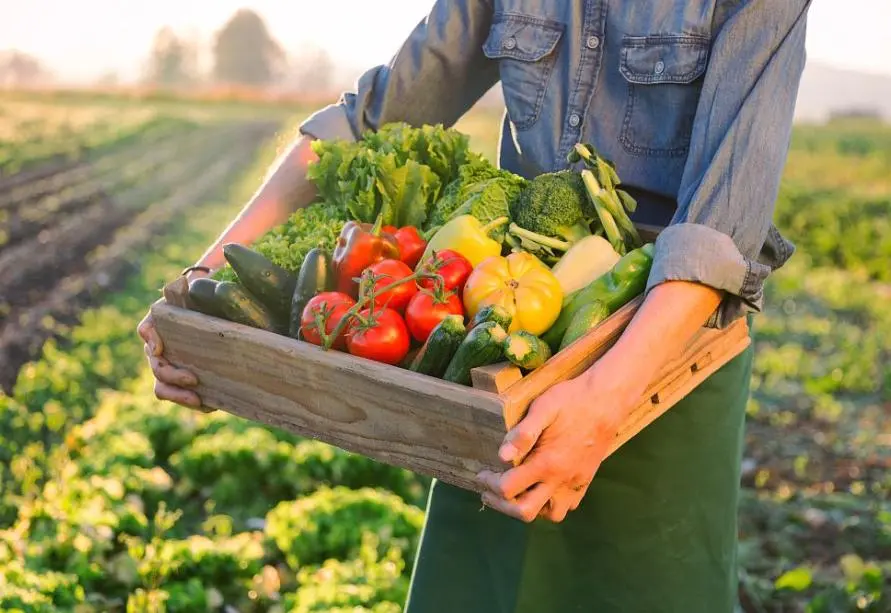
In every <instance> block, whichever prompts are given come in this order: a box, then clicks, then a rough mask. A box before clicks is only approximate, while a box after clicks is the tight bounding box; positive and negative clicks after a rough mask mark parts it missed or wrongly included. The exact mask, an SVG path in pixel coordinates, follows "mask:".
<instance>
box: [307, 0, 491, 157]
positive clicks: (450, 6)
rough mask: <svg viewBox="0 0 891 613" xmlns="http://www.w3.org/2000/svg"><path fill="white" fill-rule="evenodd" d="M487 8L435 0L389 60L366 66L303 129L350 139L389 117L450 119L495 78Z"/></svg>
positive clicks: (480, 0) (462, 0) (472, 1)
mask: <svg viewBox="0 0 891 613" xmlns="http://www.w3.org/2000/svg"><path fill="white" fill-rule="evenodd" d="M492 10H493V9H492V6H491V2H489V1H486V0H437V2H436V3H435V4H434V6H433V8H432V9H431V10H430V12H429V14H428V15H427V16H426V17H425V18H424V19H423V20H422V21H421V22H420V23H419V24H418V26H417V27H416V28H415V29H414V30H413V31H412V32H411V34H410V35H409V37H408V38H407V39H406V41H405V42H404V43H403V44H402V46H401V48H400V49H399V51H398V52H397V53H396V55H395V56H394V57H393V59H392V60H391V61H390V63H389V64H387V65H384V66H378V67H375V68H372V69H371V70H368V71H367V72H365V73H364V74H363V75H362V76H361V77H360V78H359V80H358V82H357V83H356V86H355V89H354V90H353V91H350V92H346V93H344V94H343V95H342V96H341V98H340V100H339V101H338V102H337V103H336V104H332V105H330V106H328V107H325V108H323V109H321V110H319V111H317V112H316V113H314V114H313V115H312V116H310V117H309V118H308V119H307V120H306V121H305V122H304V123H303V124H302V125H301V127H300V131H301V133H303V134H307V135H309V136H312V137H314V138H319V139H334V138H337V139H344V140H354V139H357V138H359V137H360V136H361V135H362V134H363V133H365V132H366V131H367V130H369V129H370V130H376V129H377V128H378V127H379V126H381V125H384V124H386V123H389V122H393V121H403V122H406V123H409V124H411V125H421V124H437V123H441V124H444V125H446V126H451V125H453V124H454V123H455V122H456V121H457V120H458V119H459V118H460V117H461V115H463V114H464V113H465V112H466V111H467V110H469V109H470V107H471V106H473V104H474V103H475V102H476V101H477V100H479V99H480V98H481V97H482V95H483V94H485V93H486V91H487V90H488V89H489V88H491V87H492V86H493V85H495V83H497V81H498V69H497V66H496V65H495V64H494V63H492V62H490V61H488V60H487V59H486V58H485V56H484V55H483V52H482V46H483V42H484V41H485V39H486V36H487V35H488V32H489V28H490V27H491V21H492Z"/></svg>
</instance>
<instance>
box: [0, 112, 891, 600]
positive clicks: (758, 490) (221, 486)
mask: <svg viewBox="0 0 891 613" xmlns="http://www.w3.org/2000/svg"><path fill="white" fill-rule="evenodd" d="M887 144H891V130H889V129H888V128H877V127H874V126H873V127H871V128H868V129H867V128H861V127H858V126H854V127H851V126H845V127H838V126H829V127H825V128H816V127H812V128H802V129H799V130H798V131H797V132H796V135H795V140H794V142H793V149H792V153H791V155H790V161H789V166H788V169H787V173H786V180H785V182H784V193H783V196H782V197H781V198H780V201H779V203H778V210H777V221H778V224H779V225H780V227H781V229H782V230H783V231H784V233H785V234H787V235H788V236H789V237H790V238H792V239H793V240H794V241H795V242H796V243H797V244H798V247H799V251H798V253H797V254H796V256H795V258H793V260H792V261H791V262H790V263H789V264H788V265H787V266H786V267H785V268H784V269H782V270H780V271H778V272H777V273H776V274H775V275H774V276H773V278H772V279H771V281H770V283H769V287H768V290H767V295H768V304H767V307H766V309H765V312H764V313H763V314H762V315H760V316H759V317H758V318H756V321H755V333H756V344H757V348H758V351H757V360H756V365H755V373H754V380H753V394H752V400H751V403H750V406H749V429H748V434H747V444H746V450H745V459H744V468H745V470H744V491H743V497H742V501H741V506H740V511H741V515H740V577H741V599H742V603H743V607H744V609H745V611H746V612H747V613H780V612H783V613H785V612H786V611H792V612H805V611H806V612H807V613H830V612H831V613H845V612H848V611H851V612H854V611H869V612H872V613H882V612H885V611H889V610H891V588H889V586H891V503H889V502H888V501H889V500H891V477H889V475H891V470H889V468H891V444H889V439H888V432H891V415H889V413H888V407H889V406H891V311H889V310H888V309H887V308H886V307H885V305H886V304H887V301H888V298H889V296H891V290H889V286H888V285H887V284H886V281H887V277H886V276H883V275H885V274H887V255H883V253H884V252H883V251H882V249H883V247H882V246H881V245H882V239H883V238H885V234H887V233H886V232H884V231H883V230H882V228H883V227H884V226H883V225H882V224H887V219H886V217H887V215H886V211H888V208H887V204H888V202H889V198H891V180H889V177H891V156H889V155H888V151H889V149H888V147H887V146H886V145H887ZM273 153H274V148H273V147H269V148H268V150H267V151H266V152H265V153H264V155H263V156H261V157H260V158H259V159H258V162H257V166H256V168H255V169H254V172H252V173H250V174H249V175H248V180H247V181H246V182H245V183H243V184H242V186H241V188H240V189H236V190H234V191H233V193H232V195H231V198H229V201H230V204H227V205H220V204H219V203H205V204H202V205H200V206H198V207H196V209H195V211H194V214H193V215H191V216H190V217H189V218H188V219H185V220H184V223H183V224H181V225H180V226H179V228H178V230H177V231H176V232H174V233H172V234H170V235H169V236H166V237H163V239H160V240H159V241H158V243H157V244H156V245H154V246H153V252H152V253H151V254H147V255H146V258H145V260H144V263H143V266H142V269H141V270H140V272H139V274H137V275H136V276H134V278H133V279H132V280H131V282H130V284H129V285H128V286H127V288H126V289H125V290H124V291H122V292H120V293H118V294H116V295H115V296H114V297H113V298H112V299H111V300H109V301H108V303H107V304H106V305H105V306H103V307H101V308H99V309H95V310H93V311H90V312H88V313H86V314H85V315H84V317H83V318H82V320H81V322H80V324H79V325H78V326H76V327H74V328H72V329H71V330H69V331H68V332H67V333H66V334H65V335H64V341H62V342H50V343H48V344H47V346H46V347H45V348H44V352H43V355H42V357H41V359H40V360H38V361H36V362H35V363H33V364H30V365H28V366H27V367H26V368H25V369H24V370H23V371H22V373H21V375H20V377H19V381H18V383H17V385H16V388H15V391H14V393H13V395H12V396H11V397H0V437H2V439H0V479H2V486H3V496H2V498H0V528H2V531H0V610H4V611H16V610H21V611H29V612H30V611H74V610H77V611H78V613H82V612H86V611H128V612H129V611H134V612H135V611H157V612H160V611H169V612H177V611H221V610H223V607H224V606H226V605H228V606H230V607H233V608H234V609H236V610H238V611H242V612H253V611H257V612H259V611H273V612H281V613H284V612H285V611H291V612H294V613H304V612H310V611H342V612H347V611H349V612H352V613H355V612H357V611H359V612H361V611H366V612H367V611H372V612H376V613H396V612H398V611H399V610H401V604H402V602H403V600H404V598H405V593H406V589H407V581H408V576H409V572H410V567H411V563H412V561H413V557H414V553H415V551H416V547H417V543H418V537H419V533H420V526H421V521H422V518H423V511H422V510H421V508H422V504H423V501H424V498H425V495H426V480H424V479H420V478H418V477H417V476H415V475H412V474H410V473H408V472H406V471H402V470H398V469H394V468H391V467H387V466H384V465H382V464H379V463H376V462H373V461H371V460H368V459H366V458H363V457H361V456H357V455H354V454H349V453H347V452H344V451H341V450H338V449H336V448H333V447H330V446H328V445H324V444H322V443H318V442H315V441H310V440H303V439H300V438H299V437H295V436H293V435H290V434H287V433H285V432H282V431H279V430H275V429H271V428H265V427H261V426H259V425H257V424H253V423H250V422H247V421H244V420H240V419H238V418H234V417H232V416H229V415H227V414H223V413H213V414H209V415H204V414H200V413H195V412H192V411H189V410H187V409H183V408H180V407H176V406H173V405H170V404H168V403H162V402H159V401H157V400H155V399H154V398H153V396H152V393H151V386H152V380H151V377H150V374H149V373H148V372H147V370H146V368H145V367H144V366H143V365H142V364H143V362H144V356H143V355H142V350H141V347H140V346H139V343H138V342H136V339H135V335H134V328H135V325H136V322H137V321H138V319H139V318H140V317H141V316H142V314H143V313H144V310H145V308H146V305H147V304H148V303H149V302H151V301H152V300H153V299H154V298H155V297H156V296H157V288H159V287H160V286H161V285H162V284H163V282H164V281H166V280H168V279H169V278H170V277H171V276H172V275H174V274H175V273H176V271H178V270H179V269H180V268H181V267H182V266H183V265H185V264H187V263H189V262H190V261H192V259H193V258H194V257H195V256H196V255H198V253H200V251H201V250H202V249H203V247H204V245H205V244H206V243H207V241H208V240H209V239H210V238H211V237H212V236H213V235H214V234H215V233H216V232H217V231H218V230H219V229H220V228H222V227H223V225H224V224H225V223H226V221H227V220H228V219H229V218H230V217H231V216H232V214H233V213H234V211H235V210H236V208H237V207H238V205H239V203H240V202H243V201H244V199H245V198H246V197H247V195H248V194H249V192H250V191H251V189H252V188H253V187H254V186H255V185H256V181H257V177H258V175H259V174H260V173H261V172H262V170H263V169H264V168H265V166H266V164H267V163H268V162H269V161H270V156H271V155H272V154H273ZM805 179H807V180H805ZM869 203H873V204H869ZM839 218H841V220H842V221H837V220H838V219H839ZM834 220H835V221H834ZM833 223H835V225H831V224H833ZM826 227H830V228H831V231H824V230H825V228H826ZM76 607H79V608H76Z"/></svg>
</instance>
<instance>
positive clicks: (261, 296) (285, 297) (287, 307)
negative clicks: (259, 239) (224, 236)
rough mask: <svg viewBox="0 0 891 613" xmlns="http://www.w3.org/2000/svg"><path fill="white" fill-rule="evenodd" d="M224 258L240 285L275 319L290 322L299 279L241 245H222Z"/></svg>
mask: <svg viewBox="0 0 891 613" xmlns="http://www.w3.org/2000/svg"><path fill="white" fill-rule="evenodd" d="M223 255H224V256H225V257H226V261H227V262H229V265H230V266H231V267H232V270H234V271H235V275H236V276H237V277H238V281H239V282H240V283H241V285H242V286H243V287H244V288H245V289H246V290H247V291H249V292H250V293H251V294H253V295H254V296H255V297H256V298H257V299H258V300H259V301H260V302H262V303H263V304H264V305H265V306H266V308H268V309H270V310H271V311H272V313H273V314H274V315H275V316H276V317H278V318H280V319H282V320H284V321H287V320H288V317H289V316H290V314H291V298H292V296H293V295H294V287H295V286H296V285H297V278H296V277H295V276H294V275H293V274H291V273H290V272H288V271H287V270H285V269H284V268H282V267H281V266H278V265H277V264H273V263H272V262H270V261H269V260H268V259H267V258H266V257H265V256H264V255H263V254H261V253H258V252H256V251H254V250H253V249H248V248H247V247H245V246H243V245H239V244H238V243H227V244H225V245H223Z"/></svg>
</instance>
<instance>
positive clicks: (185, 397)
mask: <svg viewBox="0 0 891 613" xmlns="http://www.w3.org/2000/svg"><path fill="white" fill-rule="evenodd" d="M155 396H156V397H157V398H158V400H169V401H170V402H175V403H176V404H181V405H184V406H187V407H191V408H193V409H197V408H200V407H201V399H200V398H199V397H198V394H196V393H195V392H193V391H192V390H188V389H184V388H182V387H176V386H173V385H170V384H168V383H164V382H163V381H155Z"/></svg>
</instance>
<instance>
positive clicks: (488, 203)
mask: <svg viewBox="0 0 891 613" xmlns="http://www.w3.org/2000/svg"><path fill="white" fill-rule="evenodd" d="M527 183H528V181H526V179H524V178H523V177H520V176H519V175H515V174H513V173H511V172H509V171H507V170H503V169H500V168H498V167H497V166H495V165H493V164H492V163H491V162H489V161H488V160H486V159H485V158H482V157H479V158H476V159H474V160H472V161H471V162H469V163H467V164H464V165H463V166H461V168H460V169H459V177H458V178H457V179H455V180H454V181H452V182H451V183H449V184H448V185H447V186H446V189H445V190H444V192H443V195H442V197H441V198H440V199H439V201H438V202H437V203H436V205H435V206H434V207H433V211H432V212H431V215H430V216H429V217H428V218H427V222H426V223H425V225H424V230H425V232H426V233H428V234H432V233H435V231H436V230H437V229H439V227H441V226H442V225H444V224H445V223H446V222H448V221H449V220H451V219H454V218H455V217H458V216H459V215H467V214H468V213H469V214H471V215H473V216H474V217H476V218H477V219H479V220H480V221H481V222H483V223H484V224H485V223H488V222H490V221H492V220H494V219H497V218H499V217H506V216H507V215H508V214H509V211H508V206H509V204H510V202H511V201H512V200H514V199H516V198H517V196H518V195H519V194H520V192H521V190H522V189H523V188H524V187H525V186H526V184H527ZM493 238H496V240H498V237H497V236H493Z"/></svg>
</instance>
